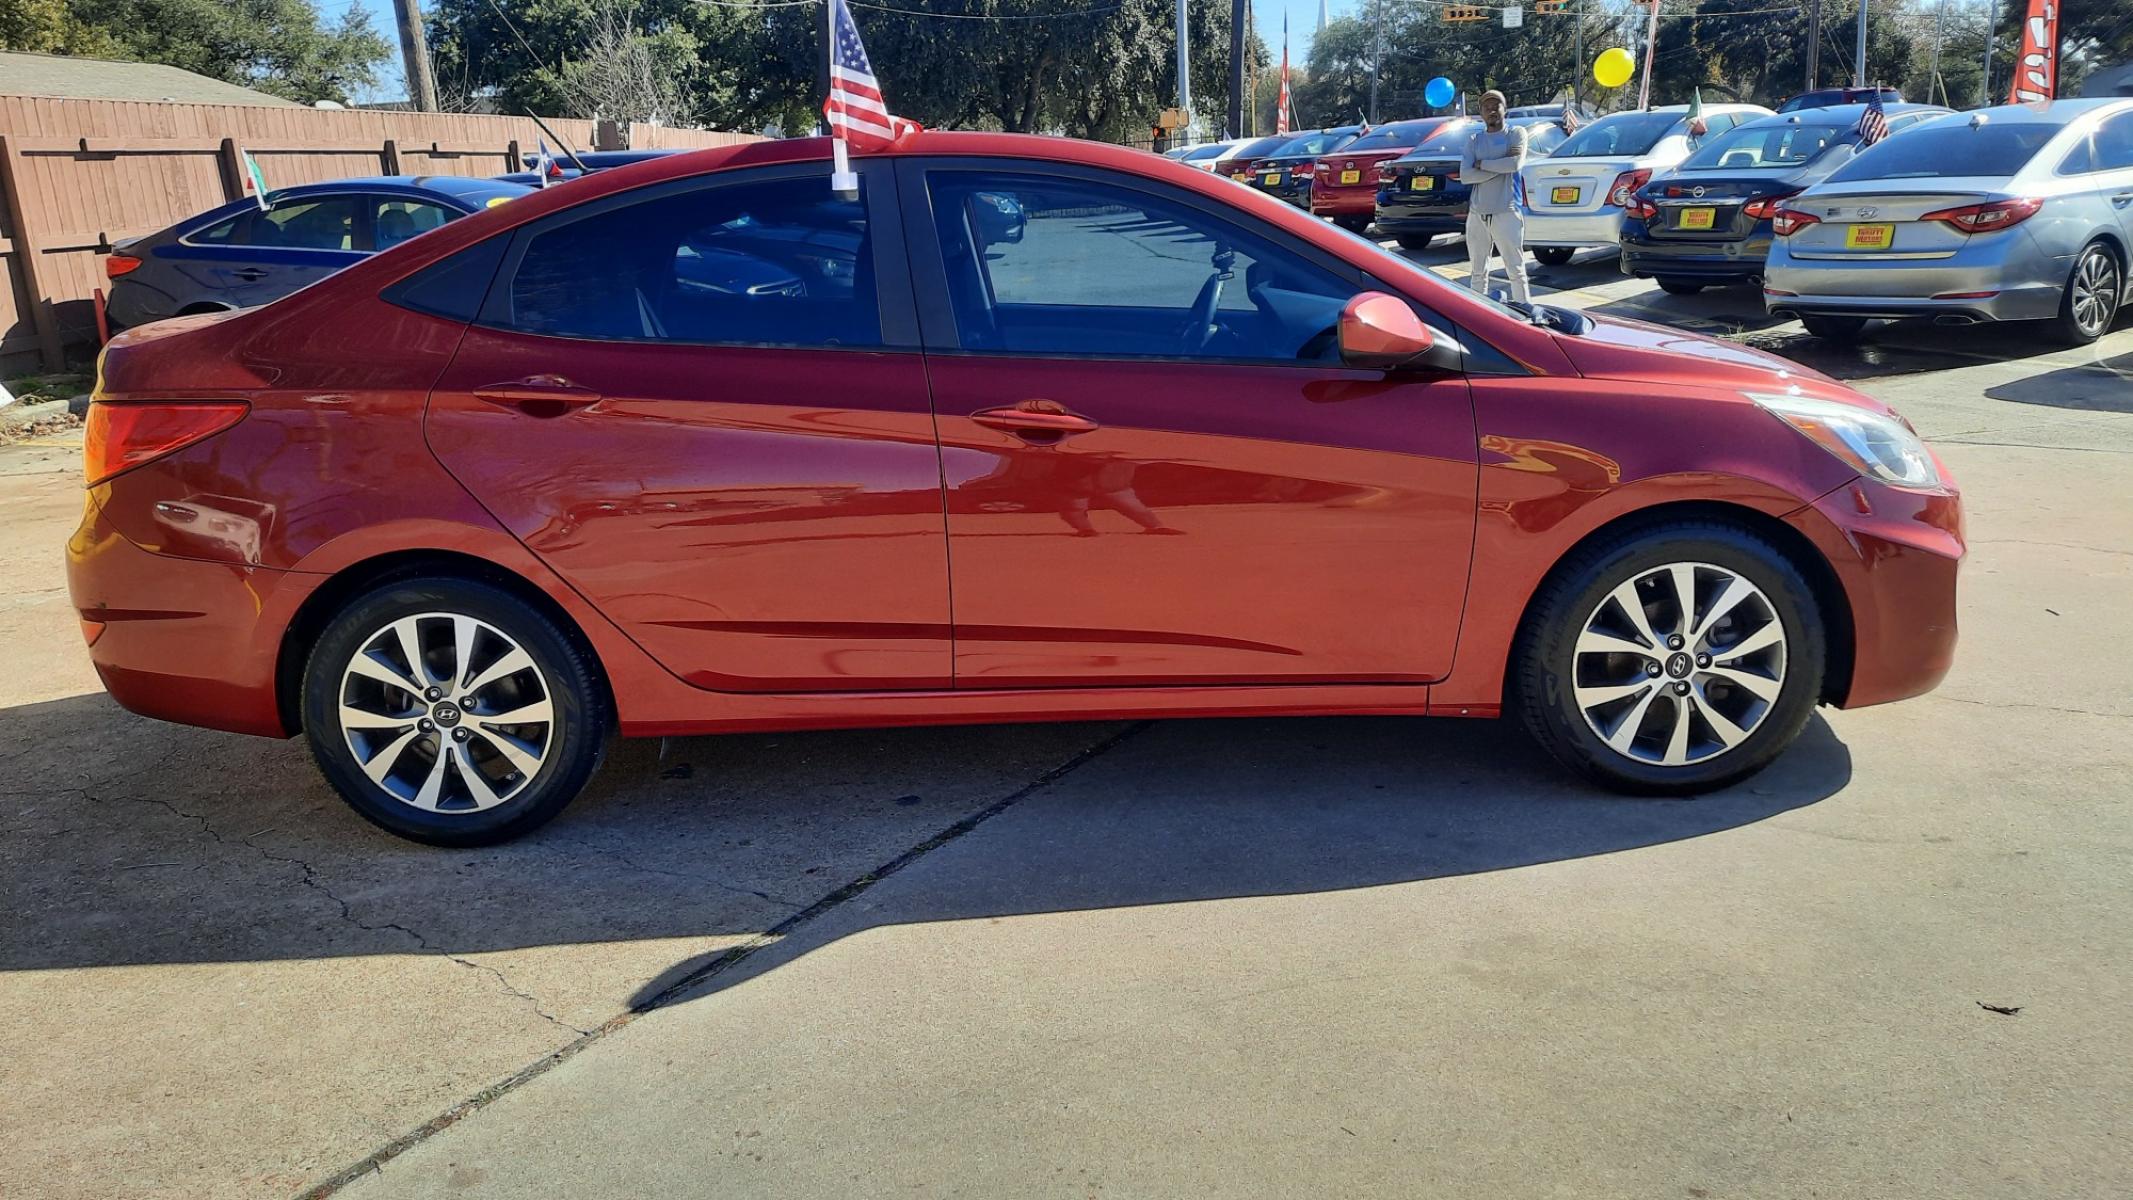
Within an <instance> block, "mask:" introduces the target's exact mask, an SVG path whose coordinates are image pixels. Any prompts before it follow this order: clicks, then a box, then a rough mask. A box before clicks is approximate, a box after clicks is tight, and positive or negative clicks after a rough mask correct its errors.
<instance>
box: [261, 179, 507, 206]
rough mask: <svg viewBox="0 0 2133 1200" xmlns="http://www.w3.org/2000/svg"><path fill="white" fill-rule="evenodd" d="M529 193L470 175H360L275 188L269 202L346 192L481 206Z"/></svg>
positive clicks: (501, 182) (497, 181) (504, 183)
mask: <svg viewBox="0 0 2133 1200" xmlns="http://www.w3.org/2000/svg"><path fill="white" fill-rule="evenodd" d="M528 190H529V189H528V188H526V187H525V186H524V185H523V184H517V183H510V182H507V181H505V180H500V179H483V178H478V177H474V176H468V175H356V176H351V177H350V178H347V179H329V180H326V181H324V182H322V183H299V184H294V185H292V186H290V187H285V188H275V189H274V190H273V191H270V192H268V193H267V199H268V200H270V201H271V200H277V199H282V198H287V197H295V196H330V195H335V194H338V193H342V192H388V193H393V194H396V195H408V196H449V197H452V198H453V199H457V200H468V201H473V202H475V203H476V205H477V206H478V205H479V204H480V203H481V202H483V201H486V200H489V199H492V198H494V197H497V196H519V195H523V194H525V193H526V192H527V191H528Z"/></svg>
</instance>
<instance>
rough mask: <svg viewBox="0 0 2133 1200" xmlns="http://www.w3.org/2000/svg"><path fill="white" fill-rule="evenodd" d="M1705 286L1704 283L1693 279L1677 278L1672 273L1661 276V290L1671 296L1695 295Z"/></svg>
mask: <svg viewBox="0 0 2133 1200" xmlns="http://www.w3.org/2000/svg"><path fill="white" fill-rule="evenodd" d="M1703 287H1704V285H1703V284H1701V283H1698V282H1696V281H1695V280H1693V279H1676V278H1674V277H1672V276H1670V275H1661V276H1660V277H1659V290H1660V291H1662V292H1665V293H1666V294H1667V295H1669V296H1693V295H1695V294H1696V293H1698V292H1700V291H1702V290H1703Z"/></svg>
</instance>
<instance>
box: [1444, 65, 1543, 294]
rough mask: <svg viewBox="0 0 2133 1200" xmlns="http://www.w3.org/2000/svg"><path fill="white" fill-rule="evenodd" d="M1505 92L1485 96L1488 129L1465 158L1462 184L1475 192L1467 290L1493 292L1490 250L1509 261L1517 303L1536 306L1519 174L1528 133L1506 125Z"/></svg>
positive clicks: (1469, 216) (1471, 142)
mask: <svg viewBox="0 0 2133 1200" xmlns="http://www.w3.org/2000/svg"><path fill="white" fill-rule="evenodd" d="M1504 106H1505V101H1504V96H1503V93H1502V92H1498V91H1493V90H1492V91H1487V92H1483V93H1482V94H1481V124H1482V128H1481V129H1479V130H1477V131H1476V132H1475V133H1474V135H1473V136H1472V137H1470V138H1468V139H1467V143H1466V151H1465V152H1464V153H1462V154H1461V155H1460V156H1459V182H1461V183H1464V184H1466V185H1467V186H1469V187H1471V188H1473V189H1474V190H1473V194H1472V195H1471V196H1470V197H1469V198H1468V200H1467V210H1466V249H1467V259H1468V262H1469V265H1470V266H1471V267H1472V272H1471V273H1470V274H1469V275H1468V276H1467V280H1466V283H1467V286H1468V287H1470V288H1473V289H1474V290H1475V291H1477V292H1480V293H1481V294H1482V295H1484V296H1486V295H1488V293H1489V251H1490V250H1491V249H1492V248H1493V249H1494V250H1495V251H1496V253H1498V254H1501V255H1502V256H1503V265H1504V273H1505V274H1507V275H1509V276H1510V277H1511V299H1513V300H1515V301H1518V302H1519V303H1521V304H1530V303H1532V301H1533V294H1532V293H1531V292H1530V291H1528V290H1527V288H1526V218H1525V214H1524V213H1523V212H1522V211H1520V209H1519V206H1518V169H1519V168H1520V167H1522V166H1524V165H1525V163H1526V131H1525V130H1523V129H1515V128H1512V127H1511V126H1508V125H1506V124H1504V119H1503V113H1504Z"/></svg>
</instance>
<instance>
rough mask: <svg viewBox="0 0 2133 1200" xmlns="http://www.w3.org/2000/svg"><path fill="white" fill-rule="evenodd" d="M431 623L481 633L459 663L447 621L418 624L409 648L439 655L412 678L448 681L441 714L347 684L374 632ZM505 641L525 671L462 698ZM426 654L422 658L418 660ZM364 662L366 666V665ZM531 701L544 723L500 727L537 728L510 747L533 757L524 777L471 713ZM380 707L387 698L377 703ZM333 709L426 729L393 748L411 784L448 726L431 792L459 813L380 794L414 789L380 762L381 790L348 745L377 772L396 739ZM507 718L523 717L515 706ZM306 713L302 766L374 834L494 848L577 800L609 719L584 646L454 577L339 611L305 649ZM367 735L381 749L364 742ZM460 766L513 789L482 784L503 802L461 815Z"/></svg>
mask: <svg viewBox="0 0 2133 1200" xmlns="http://www.w3.org/2000/svg"><path fill="white" fill-rule="evenodd" d="M430 614H445V615H450V616H464V617H471V618H474V620H475V621H476V622H479V623H482V624H485V625H487V626H488V627H489V629H488V630H487V631H484V632H482V633H478V634H476V635H475V638H476V642H475V647H474V649H472V650H469V651H468V652H467V653H466V655H465V657H466V658H467V659H469V660H470V661H469V662H467V663H459V662H457V656H456V654H453V653H452V650H453V645H452V636H453V633H454V631H455V630H456V629H457V625H456V624H455V623H453V622H441V621H436V620H423V621H418V622H417V623H416V628H417V629H418V631H420V632H418V635H417V636H418V639H421V638H428V639H430V642H429V643H428V644H429V645H432V646H433V647H436V649H435V650H434V653H435V654H437V655H440V656H443V657H438V658H430V659H429V660H428V665H427V668H426V670H427V672H428V673H427V674H426V675H425V679H424V680H423V681H422V682H428V681H429V680H431V679H434V678H436V675H437V672H439V671H440V670H441V671H443V672H444V673H446V674H449V675H450V676H452V678H453V680H454V681H455V682H453V683H452V686H451V687H450V688H449V689H440V690H443V691H444V692H445V694H444V695H442V696H440V697H438V699H439V700H441V701H443V703H442V705H441V707H439V708H432V707H430V705H429V704H427V703H425V702H423V701H422V699H421V698H419V697H414V696H407V695H405V691H406V689H404V688H394V687H390V686H387V685H373V684H370V683H367V682H366V681H364V680H361V679H349V678H346V677H345V673H346V672H347V670H348V668H349V666H350V664H351V663H352V662H353V660H354V658H355V655H356V654H357V652H358V651H360V650H363V649H364V648H365V647H368V646H374V645H376V644H377V643H376V642H375V641H374V639H376V638H379V637H381V636H385V632H384V631H386V630H387V629H388V628H389V627H390V626H391V625H392V623H393V622H396V621H400V620H402V619H403V618H408V617H417V616H423V617H427V616H429V615H430ZM440 636H441V637H442V638H443V639H445V640H444V641H442V642H437V641H436V640H435V639H437V638H438V637H440ZM513 642H515V643H516V645H517V648H518V649H520V650H523V651H524V652H525V654H526V656H527V657H528V658H529V659H530V660H531V669H532V672H534V673H521V672H522V671H523V670H524V669H523V668H522V669H521V671H520V672H512V673H511V674H509V675H505V676H501V677H499V678H498V679H497V680H496V681H494V682H492V683H489V684H485V685H482V686H480V687H478V688H476V689H474V691H473V692H471V693H468V694H465V695H457V694H453V693H455V692H456V691H457V690H458V688H459V686H460V684H463V683H467V682H471V681H472V680H471V679H470V676H478V675H479V674H480V672H481V669H486V664H487V663H495V662H500V661H501V659H502V658H504V657H505V654H504V653H503V650H504V648H505V647H506V646H507V645H508V643H513ZM395 644H397V643H395ZM385 653H386V654H387V661H386V665H387V666H388V667H390V668H392V669H393V670H395V671H397V672H398V673H400V674H401V675H403V676H404V675H406V674H407V673H408V672H407V670H406V668H405V666H404V664H405V663H406V661H407V658H408V656H407V655H406V654H404V653H397V652H394V651H386V652H385ZM424 653H425V654H429V653H431V651H429V650H425V651H424ZM485 656H486V661H485ZM372 658H373V659H374V660H375V659H376V655H373V656H372ZM365 688H372V689H373V690H372V691H370V692H368V693H365V694H364V695H360V696H359V695H356V694H355V693H357V692H362V691H363V690H364V689H365ZM542 693H545V699H546V701H547V703H548V705H549V712H550V713H551V719H550V720H548V721H539V722H534V723H532V724H530V725H514V726H510V727H509V728H514V729H517V730H519V731H520V732H521V733H522V734H523V733H524V732H525V731H526V730H528V729H539V730H541V732H540V733H538V734H534V735H532V736H531V737H530V738H528V739H526V740H525V741H523V742H518V743H517V744H518V745H520V747H521V749H522V751H523V749H524V747H526V746H532V747H533V749H535V750H538V751H539V761H538V765H537V766H535V767H534V768H533V769H532V773H531V774H530V775H527V774H526V773H525V772H523V771H520V770H518V769H517V768H516V767H515V765H513V760H512V759H511V758H509V757H508V756H506V755H504V754H503V753H501V751H502V749H503V747H502V746H501V745H500V744H499V739H501V738H502V737H503V736H505V735H502V734H499V733H497V732H496V731H495V730H494V729H492V728H488V727H484V726H483V725H482V723H481V719H480V714H481V712H482V711H483V710H485V709H495V708H500V707H503V706H506V705H523V704H525V703H527V702H529V699H530V700H531V701H538V700H540V699H542V698H544V697H543V695H542ZM377 697H387V698H392V699H388V700H383V701H381V700H378V699H377ZM499 697H501V698H499ZM461 700H464V701H465V703H464V704H463V705H462V706H461V707H457V708H455V707H454V703H455V702H458V701H461ZM344 703H352V704H356V705H358V706H363V705H375V704H379V703H390V704H394V705H396V706H398V707H401V708H405V709H407V710H409V714H410V715H408V717H407V718H406V719H409V720H426V721H428V722H429V724H426V725H422V726H419V727H418V728H419V729H420V730H421V732H418V733H416V734H414V735H413V736H412V738H411V740H409V741H407V742H405V743H404V744H403V745H404V748H403V750H402V751H401V753H402V754H403V755H404V756H405V757H402V758H400V759H399V760H398V761H399V762H401V763H410V762H411V765H412V767H413V768H414V770H413V774H415V775H422V776H424V777H425V778H426V777H427V776H428V774H429V772H428V771H427V769H426V767H427V766H429V765H434V764H436V763H437V761H438V755H439V753H440V752H442V751H443V750H445V749H448V748H449V747H447V746H446V745H445V743H444V741H443V738H442V736H441V735H442V732H443V729H444V728H446V727H449V728H451V729H452V731H453V734H454V735H455V736H456V737H458V738H459V739H460V740H461V742H462V745H461V746H460V747H459V748H458V749H456V750H455V751H454V753H453V756H452V757H450V758H449V759H448V760H447V763H448V765H443V766H438V767H437V768H436V773H437V778H438V779H439V780H440V783H439V785H438V786H439V788H440V794H441V795H442V796H444V797H445V800H444V801H442V802H440V804H439V806H438V807H440V808H442V807H444V806H445V805H446V804H452V803H453V801H455V800H458V799H461V798H463V799H464V800H465V804H464V805H455V806H454V807H452V808H450V809H448V810H446V811H431V810H430V809H427V808H422V807H417V806H416V804H415V803H414V802H413V801H412V800H410V799H408V798H403V797H402V796H400V795H399V794H398V793H397V792H394V791H389V790H388V787H387V785H395V786H398V787H401V788H403V789H410V788H411V783H410V782H409V781H408V780H407V779H404V778H394V777H392V775H393V771H394V767H393V764H391V763H388V764H386V770H387V772H388V779H387V781H386V783H384V784H381V783H377V782H373V781H372V779H371V778H370V776H369V775H368V774H366V773H365V771H364V767H363V761H362V760H359V759H358V758H357V753H356V749H355V746H354V744H355V743H356V742H357V741H359V740H360V741H363V742H364V743H365V744H366V745H367V746H368V748H369V749H370V750H371V752H372V755H373V758H372V760H371V761H373V762H374V763H375V761H376V758H377V757H379V756H382V755H383V754H385V753H387V752H388V750H387V749H384V748H381V746H380V742H381V741H382V742H386V743H387V744H388V745H389V743H390V741H394V740H398V738H399V733H400V730H397V729H387V730H383V731H380V732H376V733H373V731H369V730H360V729H359V730H358V731H356V732H355V733H350V732H346V731H345V730H344V728H343V723H342V717H341V715H340V714H341V712H342V709H343V705H344ZM443 710H450V711H449V712H445V711H443ZM512 711H523V710H522V709H519V708H514V709H513V710H512ZM303 715H304V734H305V737H306V739H307V740H308V741H309V742H310V743H311V753H312V757H313V758H315V759H316V760H317V761H318V766H319V771H320V772H321V773H322V774H324V775H325V777H326V782H328V783H330V784H332V785H333V788H334V790H335V791H337V792H339V793H340V795H341V798H342V799H343V800H346V801H347V802H348V806H349V807H350V808H353V809H355V810H356V812H358V813H360V814H361V815H362V816H363V817H364V819H366V820H368V821H370V822H371V823H373V824H375V825H377V826H379V827H380V828H383V829H386V830H388V831H390V832H392V833H396V834H398V835H400V836H401V837H404V838H408V839H410V840H412V841H417V842H427V843H428V844H430V845H433V846H486V845H491V844H494V843H497V842H503V841H509V840H510V839H512V838H515V837H519V836H521V835H523V834H526V833H529V832H531V831H532V830H534V829H537V828H539V827H540V826H542V825H544V824H546V823H547V822H549V821H550V820H552V819H553V818H554V817H555V815H556V814H557V813H559V812H561V811H562V810H563V806H564V805H566V804H568V803H570V801H571V800H572V799H574V798H575V797H576V796H577V794H578V793H579V792H580V791H582V790H584V787H585V784H586V782H587V781H588V780H590V779H591V778H592V775H593V772H594V771H595V770H596V769H598V767H599V765H600V759H601V756H602V755H603V753H604V752H605V748H606V741H607V733H608V729H609V727H610V725H611V723H612V722H611V716H610V714H609V712H608V703H607V699H606V692H605V691H604V689H603V688H602V686H601V681H600V677H599V674H598V667H597V666H596V665H595V662H594V660H593V658H592V656H591V654H590V652H589V651H587V650H585V649H583V648H581V647H580V646H579V645H578V644H577V642H576V641H574V640H573V639H572V638H571V637H570V636H569V635H568V634H566V633H565V632H564V631H562V630H561V629H558V628H557V627H556V625H555V623H554V622H553V621H551V620H550V619H549V618H548V617H547V616H545V615H544V614H542V613H541V612H540V611H539V610H537V609H535V608H534V607H533V606H531V605H529V604H527V603H526V602H525V601H523V600H521V599H519V598H518V597H516V596H514V595H512V594H511V593H509V592H506V591H503V590H502V589H499V588H496V587H493V586H490V585H488V584H484V583H475V582H472V581H469V580H463V579H451V578H438V579H414V580H407V581H403V582H398V583H391V584H386V585H384V586H381V587H379V588H377V589H375V590H373V591H370V592H368V593H365V594H364V595H361V596H359V597H357V598H356V599H354V600H352V601H350V602H349V603H348V604H347V605H346V606H344V607H343V608H342V609H341V611H340V612H339V613H337V614H335V616H334V617H333V620H332V621H331V623H329V624H328V625H327V627H326V629H325V632H324V633H323V634H321V635H320V637H319V639H318V642H317V643H316V644H315V645H314V646H313V647H312V649H311V655H310V657H309V659H308V660H307V661H306V663H305V666H304V679H303ZM388 719H389V720H392V721H400V720H402V719H403V718H402V717H401V716H393V717H390V718H388ZM403 728H404V727H403ZM374 736H375V737H377V738H379V739H380V741H371V740H370V739H371V738H372V737H374ZM477 760H479V762H477ZM463 763H476V764H477V765H475V766H474V767H473V769H474V770H475V771H477V772H482V771H485V770H486V771H493V772H495V773H497V774H498V775H500V776H502V779H501V781H499V780H496V779H491V778H490V777H489V776H488V775H486V774H484V775H482V779H481V782H482V783H483V785H484V786H490V785H492V784H497V783H499V782H501V783H502V784H504V785H507V786H508V787H509V788H510V790H509V792H508V794H503V793H500V792H497V790H496V789H495V788H494V787H492V788H491V792H492V794H502V796H503V798H502V799H501V802H499V803H496V804H494V805H493V806H492V807H485V808H475V807H469V806H471V805H473V804H475V803H478V802H476V801H474V800H473V799H472V797H473V794H474V792H473V788H472V786H471V785H470V784H469V783H468V781H467V779H466V776H465V775H464V773H463V772H464V771H465V770H466V769H467V768H466V767H464V766H462V764H463ZM479 763H486V764H487V766H486V767H483V766H481V765H479ZM513 781H516V782H513ZM418 795H419V793H418Z"/></svg>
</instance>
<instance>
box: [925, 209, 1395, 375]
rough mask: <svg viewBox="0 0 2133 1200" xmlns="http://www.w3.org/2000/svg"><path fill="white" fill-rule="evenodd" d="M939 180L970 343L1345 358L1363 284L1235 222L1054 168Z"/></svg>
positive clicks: (1018, 349) (948, 253) (944, 233)
mask: <svg viewBox="0 0 2133 1200" xmlns="http://www.w3.org/2000/svg"><path fill="white" fill-rule="evenodd" d="M928 188H929V190H930V192H931V195H932V201H933V215H934V221H935V223H936V227H937V229H938V231H939V233H940V240H941V248H942V252H943V254H944V256H945V258H946V265H947V268H948V286H949V294H950V298H951V300H952V302H953V304H954V306H955V316H956V326H957V330H958V333H959V335H960V338H961V342H962V345H963V346H964V348H966V349H974V350H996V351H1006V352H1014V353H1027V354H1089V355H1098V356H1102V357H1106V358H1116V357H1126V356H1136V355H1139V356H1158V357H1185V358H1211V359H1258V360H1265V359H1280V360H1291V361H1293V360H1298V359H1304V360H1313V361H1330V360H1334V359H1337V358H1338V347H1337V345H1336V344H1335V341H1334V330H1335V327H1336V325H1337V323H1338V320H1339V317H1340V311H1341V307H1342V305H1344V304H1345V303H1347V301H1348V298H1349V297H1350V296H1352V295H1354V294H1355V293H1356V291H1357V290H1358V289H1357V288H1356V287H1355V285H1353V284H1351V283H1349V282H1347V281H1345V280H1343V279H1341V278H1339V277H1337V276H1335V275H1334V274H1332V273H1331V272H1329V271H1326V270H1323V269H1321V268H1319V267H1317V266H1315V265H1313V264H1311V263H1309V262H1307V261H1305V260H1304V259H1303V258H1301V257H1300V256H1298V255H1296V254H1294V253H1292V252H1290V251H1287V250H1283V249H1281V248H1279V247H1277V246H1275V245H1273V244H1272V243H1271V242H1269V241H1268V240H1266V239H1264V238H1262V237H1260V236H1258V235H1257V234H1253V233H1250V232H1247V231H1246V230H1244V229H1241V228H1239V227H1237V226H1234V225H1231V224H1229V223H1228V222H1227V221H1223V220H1221V219H1219V218H1216V217H1213V216H1210V215H1208V214H1206V213H1203V212H1200V211H1199V210H1197V209H1194V208H1191V207H1188V206H1186V205H1184V204H1181V203H1174V202H1172V201H1169V200H1165V199H1162V198H1159V197H1156V196H1152V195H1149V194H1147V193H1144V192H1139V191H1131V190H1127V189H1124V188H1114V187H1110V186H1107V185H1104V184H1098V183H1084V182H1080V181H1075V180H1063V179H1055V178H1050V177H1046V176H1034V175H1012V174H1004V173H1001V174H996V173H991V172H985V173H977V172H970V173H964V172H938V173H935V174H932V175H930V176H929V177H928ZM1010 204H1011V205H1012V208H1009V207H1007V206H1008V205H1010Z"/></svg>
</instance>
